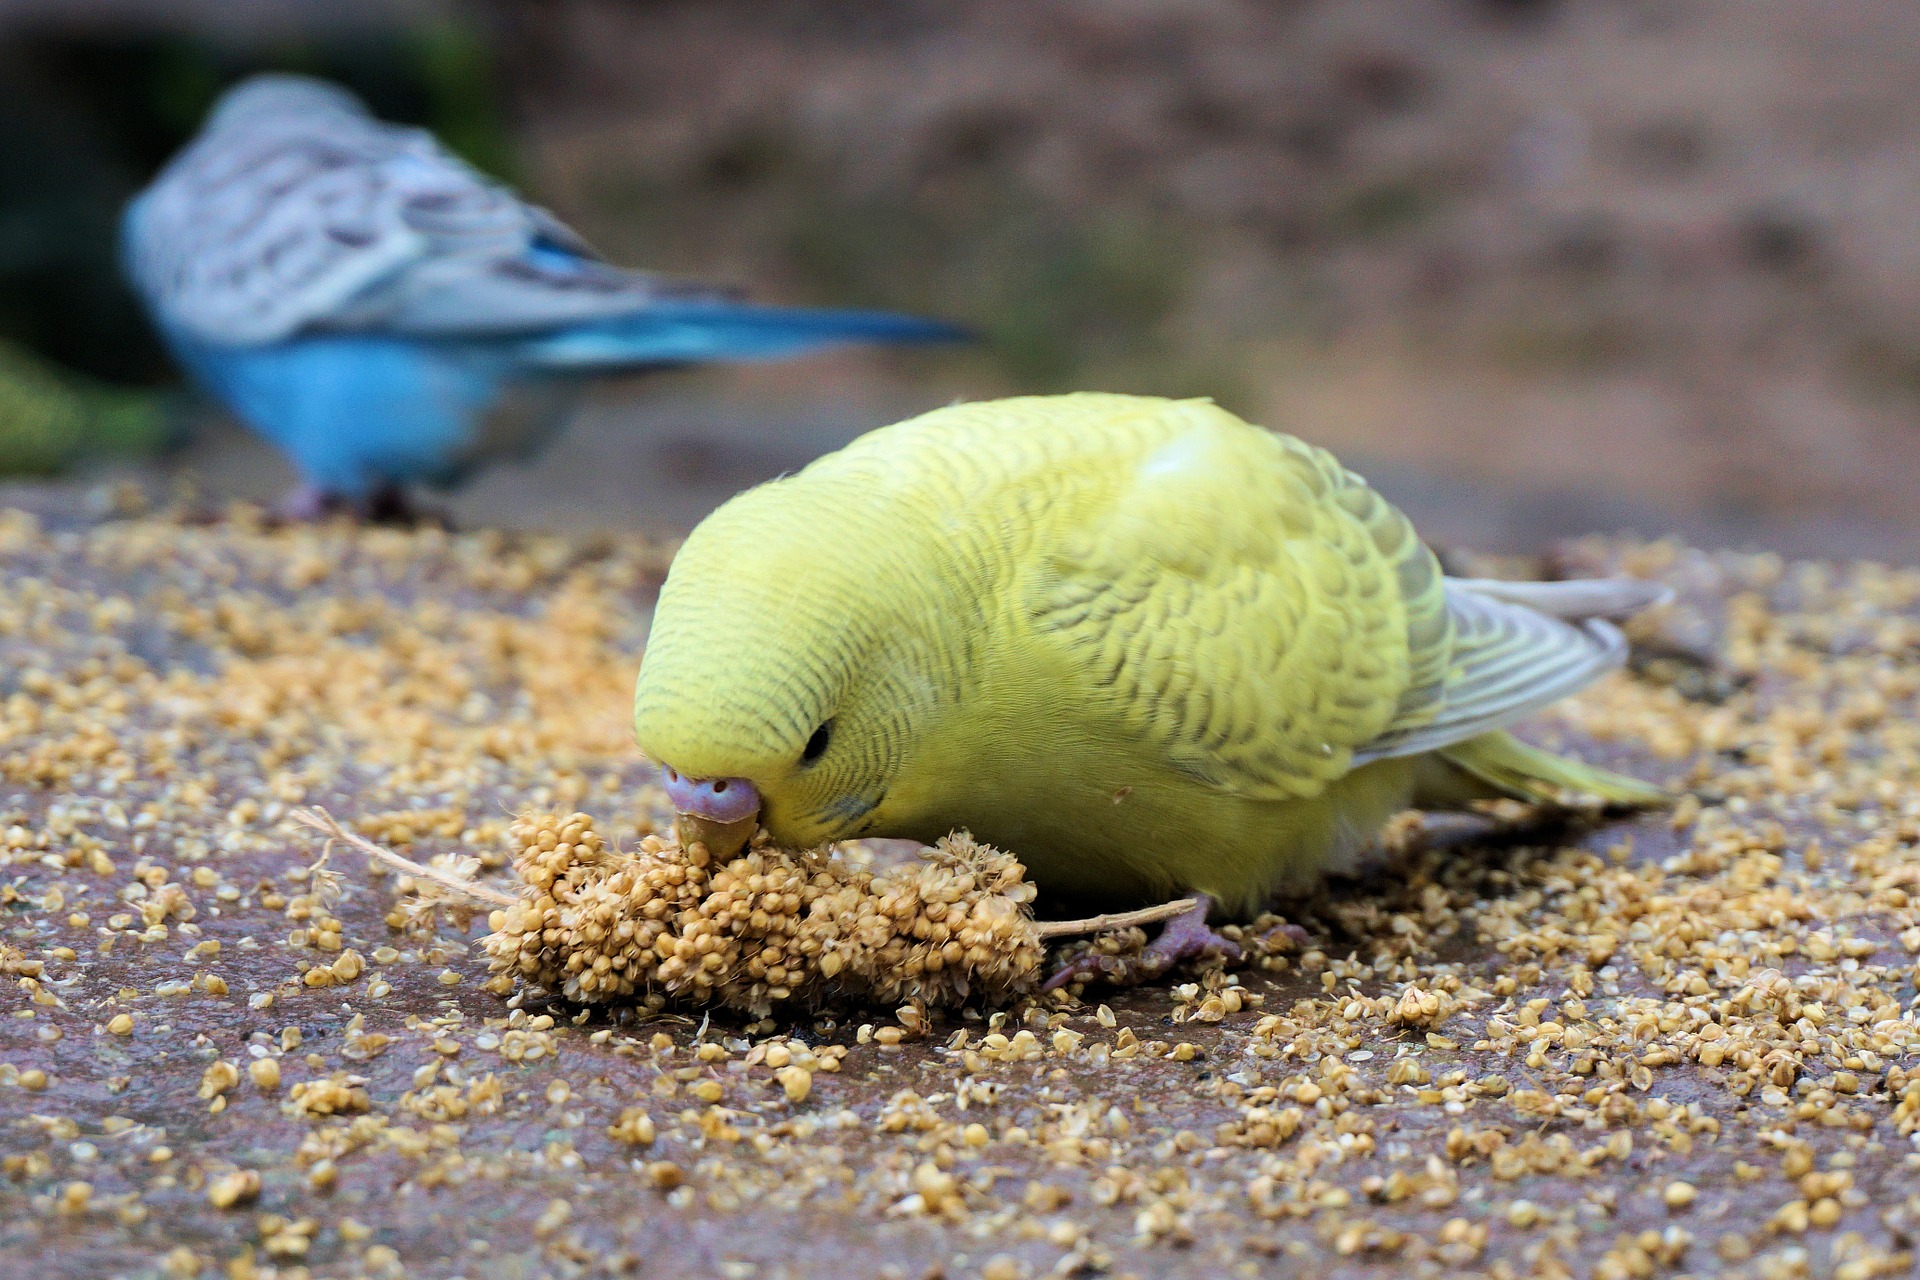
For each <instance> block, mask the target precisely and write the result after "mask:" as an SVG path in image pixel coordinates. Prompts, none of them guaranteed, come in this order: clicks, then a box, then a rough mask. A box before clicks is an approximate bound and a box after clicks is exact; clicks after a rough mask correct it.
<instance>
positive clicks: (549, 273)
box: [125, 87, 712, 345]
mask: <svg viewBox="0 0 1920 1280" xmlns="http://www.w3.org/2000/svg"><path fill="white" fill-rule="evenodd" d="M244 91H245V89H244V87H243V89H242V90H241V91H240V92H244ZM125 253H126V260H127V268H128V272H129V274H130V275H131V276H132V278H133V280H134V282H135V284H136V285H137V286H138V287H139V288H140V290H141V291H142V293H144V294H145V295H146V296H147V298H148V300H149V302H150V303H151V304H152V305H153V306H154V308H155V310H156V312H157V313H158V315H159V317H160V318H161V320H162V322H163V323H165V324H168V325H170V326H173V327H176V328H178V329H180V330H183V331H185V332H186V333H188V334H190V335H192V336H194V337H197V338H199V339H201V340H203V341H207V342H213V343H219V344H233V345H251V344H259V343H269V342H276V341H279V340H281V339H284V338H287V337H290V336H292V335H293V334H295V333H299V332H302V331H309V330H333V331H342V330H345V331H369V330H375V331H385V332H393V333H401V334H410V335H417V336H462V335H474V336H480V335H496V334H508V333H525V332H532V331H539V330H542V329H546V328H550V327H554V326H558V325H563V324H569V323H574V322H579V321H584V320H594V319H600V318H604V317H608V316H615V315H621V314H624V313H627V312H630V311H633V310H635V309H636V308H638V307H642V306H645V305H646V304H647V303H648V302H650V301H652V300H654V299H656V298H659V297H662V296H674V297H685V296H689V295H690V294H695V293H701V294H708V295H710V294H711V292H712V291H710V290H697V289H694V288H692V287H690V286H684V285H677V284H675V283H673V282H669V281H665V280H662V279H660V278H658V277H654V276H649V275H645V274H641V273H637V272H630V271H623V270H620V269H618V268H615V267H612V266H609V265H608V264H606V263H604V262H601V261H599V260H598V259H597V257H596V256H595V255H594V254H593V252H592V250H591V249H590V248H589V247H588V246H587V245H586V244H585V243H584V242H583V241H582V240H581V239H580V238H579V237H578V236H577V235H575V234H574V233H573V232H572V231H570V230H569V229H568V228H567V227H565V226H564V225H563V224H562V223H560V222H559V220H558V219H556V218H554V217H553V216H552V215H551V214H549V213H547V212H546V211H544V210H541V209H538V208H535V207H534V206H532V205H529V204H527V203H526V202H524V201H522V200H521V199H519V197H517V196H516V195H514V193H513V192H511V191H509V190H507V189H506V188H504V187H502V186H500V185H499V184H497V183H494V182H492V181H490V180H488V179H487V178H485V177H483V176H482V175H481V174H480V173H478V172H477V171H476V170H474V169H473V168H472V167H471V166H469V165H467V164H466V163H465V162H463V161H461V160H459V159H458V158H456V157H455V156H453V155H451V154H450V153H448V152H447V151H446V150H445V149H444V148H442V147H441V146H440V145H439V143H438V142H436V141H435V140H434V138H433V137H432V135H431V134H429V133H427V132H425V131H424V130H420V129H413V128H404V127H400V126H396V125H390V124H386V123H383V122H381V121H379V120H376V119H374V118H373V117H372V116H371V115H368V114H367V113H366V112H365V110H364V108H362V107H361V106H360V105H359V104H358V103H357V102H356V101H354V100H353V99H351V98H350V97H348V96H347V95H346V94H344V93H341V92H339V91H337V90H332V91H330V92H329V93H328V94H324V95H322V94H318V93H310V94H308V95H307V96H304V97H300V98H298V99H297V100H295V101H293V102H292V104H291V105H290V106H289V107H287V108H286V109H278V110H275V109H262V110H255V111H251V112H244V113H240V114H237V115H234V116H232V117H231V118H228V116H227V115H225V114H223V113H221V112H218V111H216V113H215V116H214V119H213V121H212V122H211V123H210V124H209V126H208V127H207V128H206V130H205V131H203V132H202V134H201V135H200V136H199V137H198V138H197V139H196V140H195V141H194V142H193V143H192V144H191V145H190V146H189V147H187V149H186V150H184V151H183V152H182V153H181V154H180V155H179V156H178V157H176V158H175V159H174V161H173V162H172V163H170V164H169V165H168V166H167V168H166V169H165V170H164V171H163V172H162V173H161V175H160V177H159V178H158V179H156V180H155V182H154V183H153V185H152V186H150V187H149V188H148V189H147V190H146V191H145V192H144V193H142V195H141V196H140V197H139V198H138V199H137V200H136V201H135V202H134V204H133V205H132V206H131V207H130V208H129V210H128V215H127V219H126V244H125Z"/></svg>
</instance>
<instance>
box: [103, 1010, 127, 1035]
mask: <svg viewBox="0 0 1920 1280" xmlns="http://www.w3.org/2000/svg"><path fill="white" fill-rule="evenodd" d="M107 1030H108V1031H110V1032H112V1033H113V1034H114V1035H116V1036H130V1035H132V1034H133V1015H132V1014H130V1013H116V1014H114V1015H113V1017H112V1018H111V1019H109V1020H108V1022H107Z"/></svg>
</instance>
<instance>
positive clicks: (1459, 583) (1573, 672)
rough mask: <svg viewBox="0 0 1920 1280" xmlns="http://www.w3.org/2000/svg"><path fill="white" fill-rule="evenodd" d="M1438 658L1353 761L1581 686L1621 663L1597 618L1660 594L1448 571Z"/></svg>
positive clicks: (1466, 729)
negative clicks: (1401, 710) (1407, 702)
mask: <svg viewBox="0 0 1920 1280" xmlns="http://www.w3.org/2000/svg"><path fill="white" fill-rule="evenodd" d="M1441 589H1442V594H1443V597H1444V599H1445V601H1446V610H1447V621H1448V626H1447V628H1446V630H1447V640H1446V645H1445V653H1446V661H1445V662H1444V663H1443V664H1440V665H1439V667H1438V669H1437V670H1436V671H1434V672H1433V674H1431V675H1430V676H1429V677H1428V679H1427V680H1426V681H1425V682H1424V684H1423V685H1422V686H1421V687H1420V688H1419V689H1417V690H1416V691H1415V692H1417V693H1418V694H1419V697H1418V699H1417V701H1418V706H1417V709H1416V710H1414V711H1413V712H1412V713H1411V714H1402V715H1400V716H1396V717H1395V721H1394V723H1393V724H1391V725H1390V726H1388V727H1387V729H1386V730H1385V731H1384V732H1382V733H1381V734H1380V736H1379V737H1377V738H1375V739H1374V740H1373V741H1372V742H1369V743H1367V744H1366V745H1365V746H1364V747H1363V748H1362V749H1361V750H1360V751H1358V752H1356V753H1355V755H1354V762H1355V763H1356V764H1364V763H1365V762H1367V761H1369V760H1380V759H1386V758H1389V757H1393V756H1411V755H1419V754H1421V753H1423V752H1427V751H1437V750H1439V749H1441V748H1443V747H1449V746H1452V745H1453V744H1455V743H1458V742H1464V741H1466V740H1467V739H1469V738H1475V737H1478V736H1479V735H1481V734H1483V733H1487V732H1490V731H1491V730H1494V729H1503V728H1505V727H1506V726H1508V725H1510V724H1512V723H1514V722H1515V721H1516V720H1519V719H1520V718H1521V717H1523V716H1525V715H1528V714H1529V713H1531V712H1534V711H1538V710H1539V709H1540V708H1541V707H1544V706H1546V705H1547V704H1548V703H1551V702H1557V701H1559V700H1560V699H1561V698H1564V697H1566V696H1567V695H1568V694H1571V693H1576V692H1578V691H1579V690H1581V689H1584V688H1586V687H1587V686H1588V685H1590V684H1592V683H1593V682H1594V681H1595V680H1598V679H1599V678H1600V677H1602V676H1604V675H1606V674H1607V673H1608V672H1610V671H1613V670H1616V669H1617V668H1619V667H1620V666H1621V665H1622V664H1624V663H1625V662H1626V660H1627V641H1626V637H1625V636H1623V635H1621V633H1620V630H1619V628H1617V627H1615V626H1614V625H1613V624H1612V623H1611V622H1608V621H1607V620H1606V619H1607V618H1609V617H1620V616H1625V615H1627V614H1631V613H1635V612H1638V611H1639V610H1640V609H1643V608H1646V607H1648V606H1650V605H1653V604H1657V603H1660V601H1661V600H1663V599H1665V598H1666V596H1667V595H1668V594H1669V593H1667V592H1666V590H1665V588H1663V587H1660V586H1658V585H1656V584H1653V583H1647V582H1639V581H1636V580H1633V579H1626V578H1617V579H1592V580H1586V581H1576V582H1537V583H1536V582H1527V583H1514V582H1496V581H1481V580H1477V579H1462V578H1448V579H1446V580H1445V581H1444V583H1443V584H1442V588H1441Z"/></svg>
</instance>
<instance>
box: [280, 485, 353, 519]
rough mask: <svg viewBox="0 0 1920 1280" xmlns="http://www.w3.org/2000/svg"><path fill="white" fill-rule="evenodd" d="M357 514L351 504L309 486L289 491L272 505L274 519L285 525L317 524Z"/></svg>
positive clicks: (320, 489)
mask: <svg viewBox="0 0 1920 1280" xmlns="http://www.w3.org/2000/svg"><path fill="white" fill-rule="evenodd" d="M357 514H358V512H357V511H356V510H355V506H354V503H353V502H351V501H349V500H348V499H346V498H342V497H341V496H340V495H338V494H335V493H328V492H327V491H326V490H325V489H322V488H320V487H319V486H317V485H311V484H303V485H301V486H299V487H298V488H296V489H292V490H289V491H288V492H287V493H285V494H282V495H281V497H280V500H279V501H278V502H276V503H274V504H273V515H274V518H275V519H276V520H281V521H284V522H286V523H287V524H318V523H320V522H321V521H323V520H330V519H332V518H333V517H334V516H341V515H357Z"/></svg>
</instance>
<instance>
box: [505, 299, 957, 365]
mask: <svg viewBox="0 0 1920 1280" xmlns="http://www.w3.org/2000/svg"><path fill="white" fill-rule="evenodd" d="M973 337H974V334H973V333H972V332H971V331H970V330H967V329H964V328H961V327H960V326H958V325H952V324H947V323H945V322H943V321H939V320H923V319H920V318H918V317H915V316H903V315H896V314H894V313H891V312H886V311H814V310H806V309H802V308H790V307H768V306H754V305H750V304H746V303H737V302H720V301H700V302H663V303H659V304H656V305H654V306H650V307H648V308H647V309H646V310H644V311H637V312H634V313H633V314H631V315H625V316H618V317H615V318H613V319H610V320H596V321H593V322H591V323H587V324H581V325H575V326H572V327H570V328H567V329H563V330H561V331H559V332H557V333H551V334H545V335H542V336H541V337H538V338H534V339H532V340H530V341H529V342H528V343H527V344H526V346H525V348H524V349H523V350H524V354H525V356H526V358H527V359H529V360H530V361H531V362H532V363H534V364H535V365H538V366H539V367H541V368H544V369H550V370H553V371H556V372H559V371H564V370H568V369H576V370H582V371H584V370H588V369H615V368H621V367H632V366H645V365H672V364H700V363H705V362H708V361H725V360H781V359H785V358H788V357H790V356H800V355H807V354H810V353H812V352H815V351H820V350H823V349H825V348H828V347H838V346H852V345H860V344H875V345H886V346H896V345H905V344H924V343H936V342H967V341H971V340H973Z"/></svg>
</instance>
